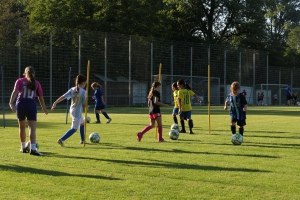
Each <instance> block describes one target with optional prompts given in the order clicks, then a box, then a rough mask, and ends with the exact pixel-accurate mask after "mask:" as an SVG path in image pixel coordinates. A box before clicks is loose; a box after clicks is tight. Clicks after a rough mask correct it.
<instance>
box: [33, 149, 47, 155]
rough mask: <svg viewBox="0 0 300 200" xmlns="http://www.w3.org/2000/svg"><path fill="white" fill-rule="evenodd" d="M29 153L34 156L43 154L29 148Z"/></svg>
mask: <svg viewBox="0 0 300 200" xmlns="http://www.w3.org/2000/svg"><path fill="white" fill-rule="evenodd" d="M30 155H34V156H43V155H44V154H42V153H40V152H38V151H37V150H32V149H31V150H30Z"/></svg>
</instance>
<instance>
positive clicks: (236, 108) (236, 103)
mask: <svg viewBox="0 0 300 200" xmlns="http://www.w3.org/2000/svg"><path fill="white" fill-rule="evenodd" d="M226 101H227V102H228V105H229V106H230V117H231V118H233V119H237V120H245V119H246V112H245V111H243V108H244V106H245V105H247V100H246V98H245V96H244V95H243V94H242V93H239V94H238V95H236V96H233V95H231V94H229V95H228V96H227V99H226Z"/></svg>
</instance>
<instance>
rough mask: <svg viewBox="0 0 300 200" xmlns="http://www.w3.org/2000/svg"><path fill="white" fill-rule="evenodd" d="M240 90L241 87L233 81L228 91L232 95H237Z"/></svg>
mask: <svg viewBox="0 0 300 200" xmlns="http://www.w3.org/2000/svg"><path fill="white" fill-rule="evenodd" d="M240 88H241V86H240V84H239V82H237V81H234V82H233V83H231V86H230V90H231V92H232V93H233V94H235V95H237V94H238V91H239V90H240Z"/></svg>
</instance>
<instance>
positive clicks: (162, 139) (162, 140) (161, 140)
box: [158, 138, 166, 142]
mask: <svg viewBox="0 0 300 200" xmlns="http://www.w3.org/2000/svg"><path fill="white" fill-rule="evenodd" d="M158 142H166V140H164V138H161V139H160V140H158Z"/></svg>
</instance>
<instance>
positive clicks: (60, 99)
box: [51, 96, 66, 110]
mask: <svg viewBox="0 0 300 200" xmlns="http://www.w3.org/2000/svg"><path fill="white" fill-rule="evenodd" d="M65 99H66V97H64V96H61V97H59V98H58V99H57V100H56V101H55V102H54V103H53V105H52V108H51V110H54V108H55V107H56V104H58V103H59V102H61V101H63V100H65Z"/></svg>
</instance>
